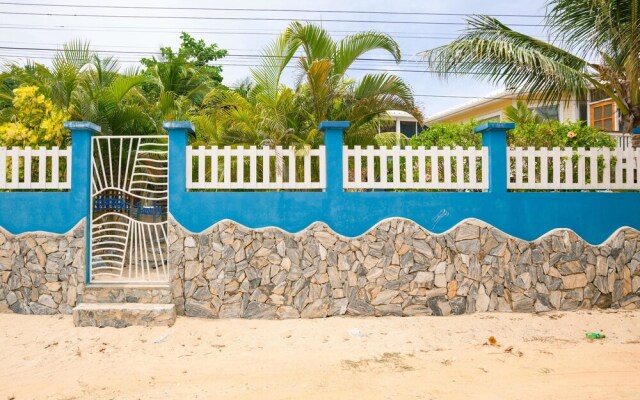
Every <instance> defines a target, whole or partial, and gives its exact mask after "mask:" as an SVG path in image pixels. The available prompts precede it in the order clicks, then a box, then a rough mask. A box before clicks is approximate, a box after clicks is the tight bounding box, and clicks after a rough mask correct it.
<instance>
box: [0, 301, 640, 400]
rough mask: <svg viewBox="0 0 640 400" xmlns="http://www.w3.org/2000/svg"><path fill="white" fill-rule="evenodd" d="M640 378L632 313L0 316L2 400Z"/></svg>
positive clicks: (611, 391) (621, 385)
mask: <svg viewBox="0 0 640 400" xmlns="http://www.w3.org/2000/svg"><path fill="white" fill-rule="evenodd" d="M596 330H597V331H602V332H604V333H606V335H607V338H606V339H603V340H597V341H589V340H587V339H585V337H584V334H585V332H587V331H596ZM490 336H494V338H495V339H496V341H497V343H496V344H495V345H490V344H485V343H487V342H488V341H489V337H490ZM639 371H640V312H638V311H634V312H631V311H618V312H613V311H612V312H577V313H553V314H546V315H528V314H527V315H525V314H475V315H469V316H457V317H413V318H367V319H360V318H329V319H323V320H288V321H246V320H204V319H194V318H179V319H178V321H177V323H176V325H175V326H173V327H171V328H166V327H164V328H141V327H131V328H126V329H119V330H118V329H112V328H105V329H97V328H74V327H73V322H72V320H71V318H70V317H66V316H65V317H60V316H53V317H47V316H22V315H14V314H2V315H0V400H4V399H15V400H22V399H169V398H184V399H193V398H198V399H448V400H450V399H510V400H512V399H562V400H570V399H581V400H584V399H639V398H640V379H639V378H638V376H639V375H638V373H639Z"/></svg>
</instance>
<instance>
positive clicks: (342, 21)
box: [0, 11, 546, 27]
mask: <svg viewBox="0 0 640 400" xmlns="http://www.w3.org/2000/svg"><path fill="white" fill-rule="evenodd" d="M0 14H6V15H38V16H46V17H83V18H123V19H124V18H126V19H132V18H134V19H187V20H222V21H289V22H294V21H304V22H320V23H323V22H340V23H371V24H402V25H407V24H409V25H458V26H460V25H462V26H467V25H468V24H467V23H463V22H441V21H389V20H358V19H324V18H320V19H317V18H275V17H206V16H181V15H113V14H75V13H73V14H72V13H57V14H54V13H44V12H26V11H25V12H20V11H0ZM510 26H528V27H544V26H546V25H544V24H510Z"/></svg>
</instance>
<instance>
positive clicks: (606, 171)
mask: <svg viewBox="0 0 640 400" xmlns="http://www.w3.org/2000/svg"><path fill="white" fill-rule="evenodd" d="M507 160H508V161H507V171H508V174H509V181H508V182H507V188H508V189H515V190H638V189H640V179H639V178H640V170H639V169H640V165H639V164H640V151H639V150H637V149H633V148H626V149H622V148H620V147H618V148H615V149H609V148H606V147H605V148H591V149H585V148H582V147H581V148H578V149H575V150H574V149H571V148H563V149H560V148H558V147H554V148H553V149H547V148H545V147H543V148H540V149H534V148H521V147H516V148H510V149H508V150H507ZM525 160H526V168H525V165H524V163H525ZM525 175H526V179H524V176H525Z"/></svg>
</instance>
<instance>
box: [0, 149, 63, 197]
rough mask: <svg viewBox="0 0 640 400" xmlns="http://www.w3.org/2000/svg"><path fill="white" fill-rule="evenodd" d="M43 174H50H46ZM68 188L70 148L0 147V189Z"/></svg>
mask: <svg viewBox="0 0 640 400" xmlns="http://www.w3.org/2000/svg"><path fill="white" fill-rule="evenodd" d="M61 160H63V161H61ZM49 162H50V163H51V164H50V165H51V166H50V167H49ZM47 171H49V173H50V174H47ZM70 188H71V147H69V148H67V149H59V148H58V147H53V148H51V149H47V148H45V147H38V148H37V149H32V148H31V147H28V146H27V147H25V148H20V147H11V148H6V147H0V189H12V190H35V189H49V190H65V189H70Z"/></svg>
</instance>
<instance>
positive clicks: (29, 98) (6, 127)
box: [0, 86, 69, 147]
mask: <svg viewBox="0 0 640 400" xmlns="http://www.w3.org/2000/svg"><path fill="white" fill-rule="evenodd" d="M13 93H14V97H13V102H12V103H13V109H14V113H13V115H14V120H13V121H10V122H5V123H3V124H0V145H2V146H8V147H9V146H19V147H26V146H31V147H38V146H47V147H51V146H62V145H64V144H65V143H66V141H67V140H66V139H67V138H68V135H69V134H68V132H67V130H66V129H64V127H63V126H62V124H63V123H64V121H66V120H68V119H69V115H68V114H66V113H65V112H63V111H61V110H58V109H56V108H55V107H54V105H53V103H52V102H51V100H49V99H47V98H46V97H45V96H44V95H43V94H42V93H40V92H39V91H38V88H37V87H35V86H23V87H19V88H17V89H14V90H13Z"/></svg>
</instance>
